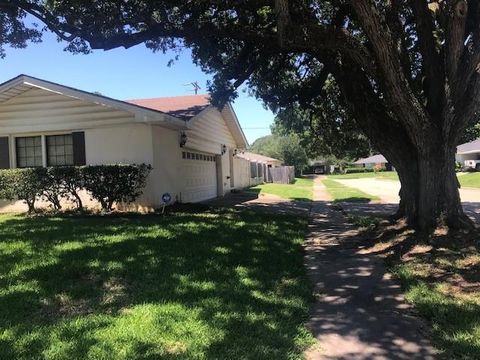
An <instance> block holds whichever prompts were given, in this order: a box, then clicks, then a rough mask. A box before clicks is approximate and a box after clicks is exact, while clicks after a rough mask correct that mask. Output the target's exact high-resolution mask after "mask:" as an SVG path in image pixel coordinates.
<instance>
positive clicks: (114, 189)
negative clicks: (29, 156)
mask: <svg viewBox="0 0 480 360" xmlns="http://www.w3.org/2000/svg"><path fill="white" fill-rule="evenodd" d="M151 170H152V167H151V166H150V165H146V164H140V165H136V164H133V165H89V166H81V167H74V166H62V167H49V168H43V167H42V168H41V167H39V168H26V169H7V170H0V198H1V199H4V200H23V201H24V202H25V203H26V204H27V206H28V212H29V213H32V212H35V201H36V200H37V199H38V198H42V199H44V200H46V201H48V202H49V203H50V204H51V205H52V207H53V208H54V209H55V210H60V209H61V208H62V206H61V201H62V199H65V200H70V201H73V202H74V203H75V205H76V208H77V209H78V210H82V209H83V203H82V199H81V197H80V195H79V191H81V190H86V191H88V192H89V194H90V196H91V197H92V200H96V201H98V202H99V203H100V204H101V206H102V210H104V211H107V212H109V211H112V209H113V206H114V205H115V204H116V203H120V202H123V203H132V202H134V201H135V200H136V199H137V198H138V197H139V196H140V195H141V194H142V192H143V189H144V188H145V185H146V181H147V177H148V175H149V173H150V171H151Z"/></svg>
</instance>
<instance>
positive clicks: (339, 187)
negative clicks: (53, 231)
mask: <svg viewBox="0 0 480 360" xmlns="http://www.w3.org/2000/svg"><path fill="white" fill-rule="evenodd" d="M323 184H324V185H325V187H326V188H327V192H328V193H329V194H330V196H331V197H332V198H333V200H334V202H370V201H372V200H379V199H378V197H376V196H373V195H370V194H367V193H365V192H363V191H361V190H358V189H356V188H352V187H348V186H345V185H343V184H340V183H339V182H337V181H334V180H331V179H330V178H328V179H325V180H323Z"/></svg>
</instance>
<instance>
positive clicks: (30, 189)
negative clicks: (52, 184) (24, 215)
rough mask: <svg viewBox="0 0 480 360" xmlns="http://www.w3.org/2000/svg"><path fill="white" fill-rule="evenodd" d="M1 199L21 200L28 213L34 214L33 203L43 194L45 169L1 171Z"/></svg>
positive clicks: (45, 179) (45, 178)
mask: <svg viewBox="0 0 480 360" xmlns="http://www.w3.org/2000/svg"><path fill="white" fill-rule="evenodd" d="M1 173H2V176H1V178H2V179H3V180H2V183H3V184H2V186H4V190H3V191H2V197H3V198H5V199H7V200H15V199H18V200H23V201H24V202H25V203H26V204H27V206H28V213H29V214H32V213H34V212H35V201H36V200H37V198H38V197H39V196H41V195H42V194H43V190H44V188H45V186H46V183H47V169H45V168H28V169H8V170H2V172H1Z"/></svg>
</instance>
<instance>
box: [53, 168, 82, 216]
mask: <svg viewBox="0 0 480 360" xmlns="http://www.w3.org/2000/svg"><path fill="white" fill-rule="evenodd" d="M49 175H50V177H51V178H52V180H53V182H54V183H55V182H58V184H59V188H58V190H59V192H58V195H59V196H60V197H61V198H63V199H67V200H70V201H72V202H74V203H75V206H76V209H77V210H78V211H82V210H83V202H82V198H81V197H80V195H79V191H80V190H81V189H83V187H84V186H83V175H82V172H81V168H79V167H75V166H58V167H51V168H49Z"/></svg>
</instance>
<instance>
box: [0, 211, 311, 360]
mask: <svg viewBox="0 0 480 360" xmlns="http://www.w3.org/2000/svg"><path fill="white" fill-rule="evenodd" d="M304 225H305V223H304V220H302V219H299V218H298V217H294V216H281V215H276V216H272V214H262V213H258V212H252V211H241V212H239V211H218V212H215V211H212V212H208V213H182V214H172V215H170V216H165V217H158V216H139V217H134V216H130V217H113V218H108V217H107V218H102V217H86V218H61V217H50V218H49V217H44V218H23V217H14V218H11V219H9V220H6V221H3V222H2V223H1V228H0V236H1V239H2V240H0V246H1V249H2V251H1V252H0V282H1V285H2V287H3V289H4V290H3V291H2V292H1V293H0V328H3V329H8V331H7V333H5V334H6V335H5V334H4V335H3V336H2V338H0V343H1V344H2V346H1V348H0V358H16V359H27V358H28V359H30V358H39V357H42V358H47V359H48V358H56V359H63V358H65V359H67V358H82V359H83V358H85V359H88V358H95V357H102V356H103V357H105V358H109V359H121V358H128V359H153V358H155V359H157V358H166V359H169V358H172V359H187V358H188V359H190V358H242V359H247V358H252V359H261V358H265V359H287V358H291V357H292V356H295V355H296V356H298V357H299V356H300V354H301V350H302V349H301V347H302V345H304V344H303V342H305V341H307V340H308V337H306V336H305V335H304V334H303V333H302V330H301V329H302V324H303V321H304V320H305V317H306V312H307V299H308V297H309V289H308V286H307V285H306V281H305V272H304V269H303V266H302V265H303V258H302V251H301V239H302V235H303V231H304ZM45 354H47V355H45ZM49 354H50V355H49Z"/></svg>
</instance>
